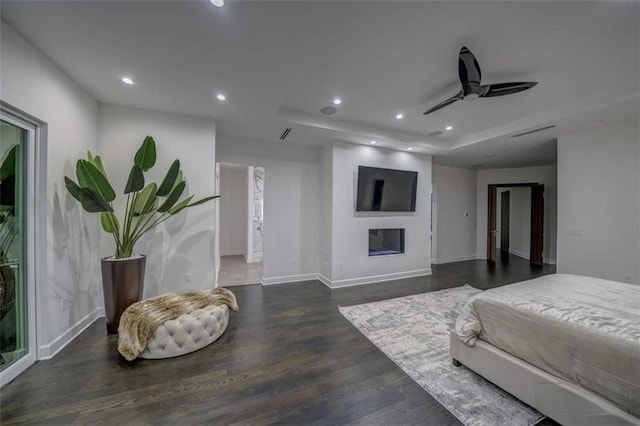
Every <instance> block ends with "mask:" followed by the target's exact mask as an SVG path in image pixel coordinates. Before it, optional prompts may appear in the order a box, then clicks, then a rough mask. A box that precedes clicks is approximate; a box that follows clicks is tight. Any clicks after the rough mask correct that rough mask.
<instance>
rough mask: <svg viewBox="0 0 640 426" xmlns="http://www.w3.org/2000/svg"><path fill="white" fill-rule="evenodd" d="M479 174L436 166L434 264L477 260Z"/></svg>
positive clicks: (434, 188)
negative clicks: (477, 183) (477, 184)
mask: <svg viewBox="0 0 640 426" xmlns="http://www.w3.org/2000/svg"><path fill="white" fill-rule="evenodd" d="M476 178H477V172H476V171H475V170H473V169H466V168H462V167H451V166H443V165H440V164H434V165H433V197H434V208H435V211H434V212H433V224H434V232H433V242H434V243H433V245H432V248H433V253H432V256H433V261H432V262H433V263H436V264H438V263H446V262H456V261H462V260H469V259H475V258H476V194H477V188H476Z"/></svg>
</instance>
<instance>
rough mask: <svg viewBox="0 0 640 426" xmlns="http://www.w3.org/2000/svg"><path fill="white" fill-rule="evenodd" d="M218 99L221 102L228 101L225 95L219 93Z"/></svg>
mask: <svg viewBox="0 0 640 426" xmlns="http://www.w3.org/2000/svg"><path fill="white" fill-rule="evenodd" d="M216 99H218V100H219V101H226V100H227V97H226V96H225V95H223V94H222V93H218V94H217V95H216Z"/></svg>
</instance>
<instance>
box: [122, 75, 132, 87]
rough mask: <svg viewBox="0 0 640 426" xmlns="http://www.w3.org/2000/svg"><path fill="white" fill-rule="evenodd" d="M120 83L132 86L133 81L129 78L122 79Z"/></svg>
mask: <svg viewBox="0 0 640 426" xmlns="http://www.w3.org/2000/svg"><path fill="white" fill-rule="evenodd" d="M121 80H122V82H123V83H124V84H128V85H132V84H133V80H131V77H122V79H121Z"/></svg>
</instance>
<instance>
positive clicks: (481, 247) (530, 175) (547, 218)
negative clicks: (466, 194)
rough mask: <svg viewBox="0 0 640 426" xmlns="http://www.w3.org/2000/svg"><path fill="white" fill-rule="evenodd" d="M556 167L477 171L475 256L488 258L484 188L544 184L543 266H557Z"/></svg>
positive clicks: (485, 194) (485, 190)
mask: <svg viewBox="0 0 640 426" xmlns="http://www.w3.org/2000/svg"><path fill="white" fill-rule="evenodd" d="M556 181H557V177H556V166H542V167H521V168H514V169H486V170H478V180H477V194H478V195H477V218H478V220H477V223H478V226H477V228H476V256H477V258H478V259H486V258H487V191H488V190H487V188H488V185H489V184H499V183H531V182H533V183H535V182H537V183H541V184H544V248H543V253H542V255H543V259H544V262H545V263H556V239H557V238H556V217H557V207H556V205H557V203H556V201H557V195H556Z"/></svg>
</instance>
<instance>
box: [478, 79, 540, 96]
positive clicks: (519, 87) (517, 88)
mask: <svg viewBox="0 0 640 426" xmlns="http://www.w3.org/2000/svg"><path fill="white" fill-rule="evenodd" d="M536 84H538V83H537V82H535V81H519V82H514V83H498V84H488V85H486V86H482V92H481V93H480V97H481V98H495V97H496V96H505V95H511V94H513V93H518V92H522V91H523V90H528V89H531V88H532V87H533V86H535V85H536Z"/></svg>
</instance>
